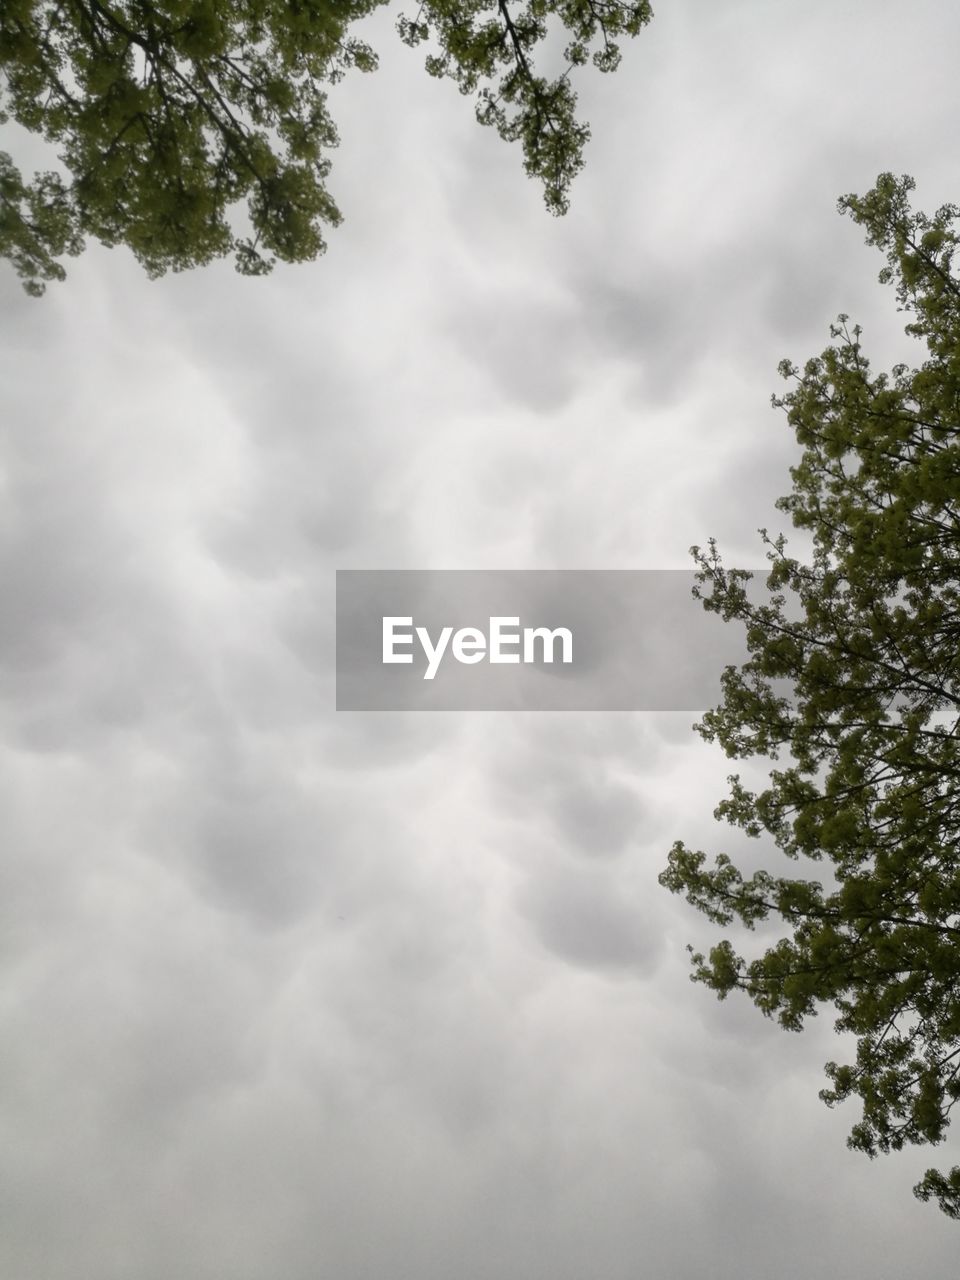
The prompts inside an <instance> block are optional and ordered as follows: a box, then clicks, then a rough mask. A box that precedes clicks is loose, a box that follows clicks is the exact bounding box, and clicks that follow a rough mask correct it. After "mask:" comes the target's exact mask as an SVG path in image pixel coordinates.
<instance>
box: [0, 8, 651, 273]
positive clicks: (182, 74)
mask: <svg viewBox="0 0 960 1280" xmlns="http://www.w3.org/2000/svg"><path fill="white" fill-rule="evenodd" d="M385 3H387V0H296V2H295V3H284V2H283V0H163V2H162V3H157V4H148V3H144V2H143V0H57V2H54V0H5V2H4V4H3V6H2V8H0V123H2V122H3V121H4V120H5V119H7V118H9V117H12V118H13V119H14V120H16V121H17V122H18V123H19V124H21V125H23V126H24V127H25V128H27V129H29V130H32V131H34V132H36V133H40V134H42V135H43V136H44V137H45V138H46V139H48V140H49V141H51V142H53V143H55V144H57V145H58V147H59V148H60V150H59V158H60V161H61V163H62V164H63V166H64V168H65V169H66V171H67V172H66V174H62V173H59V172H53V171H51V172H46V173H38V174H36V175H35V176H34V179H33V181H32V183H28V182H26V181H25V180H24V178H23V176H22V174H21V173H20V171H19V170H18V169H17V167H16V165H15V164H14V163H13V160H12V159H11V157H10V156H9V155H8V154H6V153H0V200H2V203H0V254H2V255H3V256H5V257H7V258H9V259H10V260H11V261H12V262H13V264H14V266H15V267H16V269H17V271H18V272H19V274H20V275H21V276H22V277H23V279H24V282H25V288H26V289H27V291H28V292H29V293H32V294H35V295H39V294H41V293H42V292H43V291H44V287H45V282H46V281H49V280H59V279H62V278H63V276H64V270H63V267H62V265H61V263H60V261H59V259H60V258H61V257H62V256H63V255H64V254H76V253H79V252H80V251H81V249H82V247H83V242H84V237H85V236H93V237H94V238H96V239H98V240H100V241H101V242H102V243H104V244H107V245H117V244H126V245H128V246H129V247H130V248H131V249H132V250H133V252H134V254H135V255H136V256H137V258H138V259H139V260H140V262H141V263H142V264H143V266H144V267H145V268H146V270H147V272H148V274H149V275H151V276H157V275H160V274H162V273H163V272H165V271H166V270H168V269H171V268H172V269H173V270H175V271H177V270H183V269H185V268H188V267H193V266H197V265H199V264H201V263H206V262H210V261H211V260H213V259H214V258H218V257H221V256H223V255H225V254H228V253H231V252H233V253H234V254H235V255H236V263H237V267H238V269H239V270H240V271H241V272H244V273H246V274H251V275H258V274H262V273H264V272H266V271H269V270H270V268H271V266H272V265H273V262H274V260H275V259H276V258H280V259H282V260H283V261H285V262H299V261H304V260H307V259H312V258H315V257H316V256H317V255H318V254H320V253H322V252H323V250H324V248H325V243H324V239H323V234H322V232H323V227H324V226H325V225H326V226H336V225H337V224H338V223H339V222H340V212H339V210H338V209H337V206H336V204H335V203H334V201H333V198H332V197H331V196H330V194H329V193H328V191H327V189H326V185H325V179H326V177H327V174H328V172H329V169H330V160H329V155H328V153H329V151H330V150H331V149H332V148H333V147H334V146H335V145H336V143H337V132H336V128H335V126H334V123H333V120H332V118H331V116H330V114H329V111H328V108H327V94H326V92H325V87H324V86H327V85H330V84H333V83H336V82H337V81H338V80H339V79H340V78H341V77H342V76H343V75H344V73H345V72H346V71H348V70H350V69H356V70H358V71H371V70H373V69H374V68H375V67H376V65H377V58H376V55H375V54H374V52H373V50H372V49H371V48H370V46H369V45H368V44H367V43H366V42H365V41H364V40H362V39H359V38H357V37H356V36H355V35H353V34H351V31H352V30H353V29H354V28H355V25H356V23H357V22H358V21H359V20H360V19H362V18H364V17H366V16H367V15H368V14H369V13H371V12H372V11H373V10H374V9H376V8H379V7H381V6H382V5H383V4H385ZM651 16H652V11H651V8H650V5H649V3H647V0H527V3H526V7H525V8H522V9H519V10H518V9H517V8H516V7H515V6H513V5H512V4H511V3H508V0H423V3H422V4H421V5H420V8H419V10H418V11H417V13H416V16H415V17H413V18H410V17H400V18H399V20H398V23H397V27H398V31H399V34H400V36H401V38H402V39H403V40H404V41H405V42H406V43H407V44H408V45H414V46H415V45H420V44H427V46H428V47H429V48H430V49H431V52H430V53H429V55H428V57H427V70H428V71H429V73H430V74H431V75H434V76H440V77H448V78H450V79H452V80H454V81H455V82H456V84H457V86H458V87H459V89H460V92H461V93H463V94H467V95H473V96H474V98H475V100H476V114H477V118H478V119H479V120H480V121H481V123H483V124H487V125H492V126H493V127H495V128H496V129H497V130H498V132H499V133H500V135H501V137H503V138H505V139H507V140H509V141H513V140H518V141H520V143H521V144H522V148H523V154H524V163H525V167H526V170H527V172H528V173H529V174H530V175H531V176H533V177H536V178H539V179H540V180H541V181H542V183H543V186H544V194H545V199H546V204H547V207H548V209H549V210H550V211H551V212H552V213H558V214H559V213H563V212H565V210H566V208H567V201H568V191H569V187H570V183H571V181H572V179H573V178H574V177H575V175H576V174H577V172H578V171H579V170H580V169H581V168H582V166H583V148H584V145H585V143H586V141H587V139H588V137H589V128H588V126H587V125H586V124H584V123H581V122H579V121H578V120H577V117H576V102H577V99H576V94H575V93H574V91H573V89H572V87H571V84H570V74H571V72H572V71H573V70H574V68H576V67H579V66H581V65H583V64H584V63H585V62H587V61H588V59H592V61H593V64H594V65H595V66H596V67H597V68H598V69H599V70H601V71H612V70H614V69H615V68H616V66H617V65H618V62H619V59H620V51H619V48H618V45H617V40H618V38H619V37H622V36H634V35H636V34H637V33H638V32H639V31H640V28H641V27H642V26H644V25H645V24H646V23H647V22H648V21H649V20H650V17H651ZM551 22H552V23H553V27H554V29H556V27H557V26H559V27H560V28H561V29H564V30H565V35H566V39H567V41H568V43H567V47H566V50H565V60H566V63H567V66H566V69H565V70H564V71H563V73H562V74H560V75H559V76H557V77H555V78H553V79H548V78H547V77H546V76H544V75H541V74H539V73H538V71H537V69H536V66H535V63H534V55H535V54H536V52H537V50H538V46H540V45H541V44H542V43H543V42H544V40H545V39H546V38H547V36H548V34H549V32H548V27H549V25H550V23H551ZM244 201H245V202H246V212H247V215H248V221H249V226H248V227H247V228H246V230H245V231H243V232H238V231H237V230H236V229H235V227H234V225H233V223H232V222H231V220H230V217H229V214H230V213H231V211H232V209H233V207H234V206H236V205H238V204H240V203H241V202H244ZM234 221H236V219H234Z"/></svg>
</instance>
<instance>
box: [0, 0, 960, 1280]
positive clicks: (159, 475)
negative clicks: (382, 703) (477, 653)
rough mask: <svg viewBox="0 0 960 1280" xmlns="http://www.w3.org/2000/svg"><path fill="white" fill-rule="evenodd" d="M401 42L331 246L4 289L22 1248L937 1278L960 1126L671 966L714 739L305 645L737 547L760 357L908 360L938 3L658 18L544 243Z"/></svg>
mask: <svg viewBox="0 0 960 1280" xmlns="http://www.w3.org/2000/svg"><path fill="white" fill-rule="evenodd" d="M394 19H395V13H394V12H393V10H388V11H384V12H383V13H379V14H377V15H375V17H374V18H373V19H372V20H371V21H370V22H369V23H368V24H366V25H367V29H368V31H369V38H370V39H371V41H372V42H373V43H374V45H375V47H376V48H377V50H378V52H379V53H380V58H381V65H380V70H379V71H378V72H377V73H376V74H375V75H372V76H355V77H353V78H348V79H347V80H345V81H344V82H343V83H342V84H341V85H340V86H338V87H337V88H336V90H335V91H334V94H333V96H332V98H331V105H332V109H333V114H334V116H335V118H336V120H337V123H338V126H339V130H340V135H341V145H340V148H339V150H338V151H337V153H336V155H335V157H334V166H333V170H332V173H331V177H330V189H331V191H332V192H333V194H334V196H335V197H336V199H337V201H338V203H339V205H340V208H341V210H342V212H343V214H344V219H345V220H344V223H343V225H342V227H340V228H339V229H337V230H334V231H331V232H330V234H329V237H328V240H329V249H328V252H327V254H326V256H325V257H323V258H322V259H320V260H319V261H317V262H316V263H313V264H309V265H301V266H296V267H280V268H278V269H277V270H276V271H275V273H274V274H273V275H272V276H270V277H268V278H266V279H262V280H251V279H245V278H242V277H240V276H238V275H236V274H235V272H234V271H233V269H232V267H231V265H230V264H229V263H228V262H226V263H220V264H216V265H214V266H211V267H209V268H206V269H203V270H196V271H193V272H189V273H185V274H180V275H170V276H168V277H164V278H163V279H161V280H158V281H149V280H147V279H146V277H145V276H144V275H143V273H142V271H141V270H140V268H139V267H138V266H137V264H136V262H135V261H134V260H133V259H132V257H131V256H130V255H129V254H128V252H127V251H126V250H120V249H118V250H113V251H107V250H105V249H103V248H100V247H98V246H92V247H91V248H90V249H88V251H87V252H86V253H85V254H84V255H83V257H81V258H79V259H77V260H76V261H72V262H70V263H69V264H68V272H69V274H68V279H67V281H66V283H64V284H62V285H54V286H51V287H50V288H49V290H48V292H47V295H46V297H44V298H43V299H42V300H40V301H36V300H34V299H31V298H28V297H26V296H25V295H24V294H23V293H22V291H21V290H20V287H19V284H18V282H17V281H16V279H15V277H14V276H13V273H12V271H11V270H9V269H7V268H4V269H3V270H2V271H0V329H2V339H0V379H2V387H3V396H2V408H0V582H2V597H0V599H2V605H0V757H2V758H0V829H2V830H3V832H4V837H3V840H2V853H0V859H2V861H0V964H2V971H3V975H4V978H3V983H2V987H0V1097H2V1099H3V1102H2V1112H0V1115H2V1119H0V1125H2V1138H0V1185H2V1186H3V1188H4V1190H3V1195H2V1209H0V1217H2V1222H3V1226H2V1231H0V1272H2V1273H3V1274H4V1275H8V1276H11V1277H23V1278H24V1280H77V1277H86V1276H90V1277H94V1276H95V1277H97V1280H170V1277H172V1276H176V1277H177V1278H178V1280H224V1278H225V1277H230V1280H266V1278H267V1277H270V1280H273V1278H274V1277H281V1278H282V1280H381V1277H383V1278H384V1280H385V1278H386V1277H390V1278H391V1280H407V1278H409V1280H452V1278H453V1277H456V1280H512V1278H513V1277H516V1278H517V1280H636V1278H637V1277H643V1278H644V1280H766V1278H767V1277H770V1276H777V1277H782V1278H783V1280H806V1278H807V1277H809V1276H811V1275H813V1274H818V1273H819V1274H825V1275H829V1276H842V1277H844V1278H845V1280H867V1277H869V1278H870V1280H900V1278H901V1277H902V1276H903V1275H906V1274H916V1275H923V1276H926V1277H929V1278H930V1280H947V1277H952V1276H953V1275H954V1274H955V1271H956V1227H955V1225H952V1224H950V1223H949V1222H948V1220H947V1219H946V1218H945V1217H943V1215H941V1214H940V1213H938V1212H937V1210H936V1209H935V1208H933V1207H932V1206H925V1205H922V1204H919V1203H918V1202H916V1201H915V1200H914V1198H913V1197H912V1195H911V1194H910V1188H911V1187H912V1185H913V1183H914V1182H915V1181H917V1179H918V1178H919V1177H920V1176H921V1174H922V1173H923V1170H924V1169H925V1168H927V1167H928V1165H930V1164H932V1163H935V1162H936V1163H939V1164H940V1165H941V1166H943V1165H947V1164H950V1163H957V1162H958V1160H960V1154H958V1150H960V1149H958V1145H957V1139H956V1138H952V1139H951V1140H950V1141H948V1143H947V1144H946V1145H945V1146H944V1147H942V1148H940V1149H939V1150H937V1151H929V1150H927V1151H916V1150H914V1151H908V1152H904V1153H901V1154H899V1155H896V1156H890V1157H882V1158H880V1159H879V1160H876V1161H873V1162H871V1161H868V1160H867V1159H866V1158H865V1157H864V1156H862V1155H860V1154H857V1153H854V1152H850V1151H848V1150H847V1149H846V1147H845V1139H846V1136H847V1134H848V1132H849V1130H850V1128H851V1126H852V1125H853V1123H854V1122H855V1121H856V1120H857V1119H858V1112H857V1110H856V1104H855V1103H849V1104H847V1105H846V1106H843V1107H840V1108H839V1109H837V1110H835V1111H831V1110H829V1109H827V1108H826V1107H825V1106H824V1105H823V1103H822V1102H820V1101H819V1099H818V1097H817V1092H818V1090H819V1089H820V1088H822V1087H824V1085H825V1084H826V1080H825V1077H824V1075H823V1064H824V1063H825V1062H826V1061H828V1060H830V1059H838V1058H841V1057H842V1055H843V1053H844V1052H845V1050H849V1045H848V1044H846V1043H845V1042H843V1041H838V1038H837V1036H836V1035H835V1034H834V1033H833V1030H832V1021H831V1017H830V1014H829V1011H828V1010H825V1011H824V1012H823V1014H822V1015H821V1016H820V1017H819V1018H817V1019H814V1020H813V1022H812V1023H811V1024H810V1025H809V1027H808V1028H807V1029H806V1030H805V1031H804V1032H803V1033H802V1034H800V1035H794V1034H788V1033H786V1032H784V1031H782V1030H780V1029H779V1028H778V1027H777V1026H776V1025H775V1024H773V1023H771V1022H769V1021H766V1020H764V1019H763V1018H762V1017H761V1016H760V1014H759V1013H758V1012H757V1011H756V1010H755V1009H753V1008H752V1007H751V1006H749V1005H748V1004H747V1003H746V1002H739V1001H737V1000H736V999H733V998H731V999H729V1000H727V1001H726V1002H724V1003H718V1002H717V1001H716V1000H715V998H714V997H713V996H712V995H711V993H709V992H708V991H706V990H704V989H702V988H700V987H697V986H695V985H692V984H691V983H690V982H689V981H688V973H689V964H688V957H687V954H686V951H685V946H686V944H687V943H688V942H690V943H694V944H696V945H703V944H704V943H709V942H710V940H711V939H712V938H713V930H712V928H711V926H709V925H708V924H707V923H706V922H704V921H702V920H701V919H700V918H699V917H698V916H697V915H696V913H695V912H694V911H693V910H692V909H691V908H690V907H688V906H687V905H686V904H685V903H684V902H682V901H680V900H677V899H675V898H673V897H671V896H670V895H669V894H668V893H667V892H666V891H665V890H663V889H661V888H660V887H659V886H658V884H657V875H658V873H659V872H660V870H661V869H662V868H663V866H664V865H665V863H666V857H667V852H668V850H669V848H670V846H671V845H672V844H673V842H674V840H676V839H683V840H684V841H685V842H687V843H688V844H690V845H692V846H694V847H700V848H704V849H706V850H709V851H711V852H716V851H720V850H721V849H723V850H727V851H728V852H730V853H731V854H734V855H735V854H737V853H741V852H744V842H743V840H742V839H741V837H740V836H738V835H737V834H736V833H734V832H731V831H728V830H727V829H725V828H723V827H721V826H720V825H719V824H718V823H717V822H716V821H715V820H714V818H713V809H714V807H715V805H716V803H717V802H718V801H719V800H720V799H721V798H722V796H723V794H724V792H725V781H724V780H725V777H726V774H727V773H728V772H729V771H730V770H731V765H730V762H728V761H727V760H726V758H725V757H723V755H722V753H721V752H720V751H719V749H718V748H713V747H711V746H709V745H707V744H705V743H703V742H701V741H700V739H699V738H698V737H697V735H696V734H695V733H694V732H693V730H692V728H691V716H690V714H689V713H676V714H670V713H656V714H654V713H638V712H634V713H617V712H607V713H592V714H586V713H542V714H537V713H492V712H491V713H473V714H470V713H440V712H436V713H430V712H393V713H390V712H382V713H374V712H365V713H350V712H339V713H338V712H336V711H335V710H334V670H333V657H334V648H333V645H334V622H335V617H334V581H335V578H334V575H335V571H336V570H337V569H371V568H373V569H389V568H397V569H412V568H417V569H487V568H502V569H627V568H629V569H668V568H672V569H676V568H684V567H688V566H689V564H690V561H689V555H688V548H689V547H690V545H691V544H694V543H698V544H703V543H705V542H706V540H707V539H708V538H709V537H710V536H715V537H716V538H717V539H718V540H719V542H720V546H721V549H722V550H723V552H724V553H725V555H726V556H727V558H728V560H729V561H730V562H731V563H757V562H758V560H759V558H760V541H759V536H758V534H757V530H758V529H759V528H761V527H766V528H769V529H770V530H771V532H776V531H779V530H780V529H781V528H782V527H783V517H782V516H781V515H780V514H779V513H778V512H777V511H776V509H775V506H774V503H775V500H776V499H777V497H778V496H780V495H781V494H783V493H786V492H787V491H788V489H789V475H788V468H789V466H790V464H791V462H792V461H793V460H795V458H796V456H797V454H796V445H795V442H794V441H793V438H792V436H791V434H790V431H789V429H788V427H787V425H786V423H785V421H784V420H783V418H782V416H781V415H779V414H778V413H776V412H774V411H773V410H772V409H771V407H770V403H769V401H770V395H771V393H772V392H775V391H777V390H778V389H779V387H780V385H781V384H780V383H779V379H778V377H777V372H776V368H777V363H778V361H779V360H781V359H782V358H783V357H785V356H790V357H792V358H793V359H795V360H799V361H802V360H804V359H805V358H806V357H807V356H809V355H812V354H815V353H816V352H818V351H820V350H821V349H822V348H823V347H824V346H825V345H826V343H827V341H828V336H829V335H828V326H829V324H830V322H831V321H832V320H833V319H834V318H835V316H836V315H837V313H838V312H841V311H843V312H848V313H850V315H851V316H852V317H853V318H854V319H855V320H858V321H860V323H861V324H863V326H864V338H863V341H864V346H865V349H866V351H867V353H868V354H869V355H870V356H871V358H872V359H873V360H874V362H875V363H876V364H877V365H878V366H879V367H884V366H885V365H889V363H891V362H893V361H895V360H896V359H898V358H901V357H902V358H904V359H907V360H913V361H915V360H916V359H918V358H919V357H918V352H917V348H916V347H915V345H914V344H913V343H912V342H911V341H910V340H909V339H907V338H905V337H903V335H902V331H901V326H902V317H899V316H898V315H897V313H896V310H895V300H894V297H893V295H892V293H891V291H890V290H889V289H886V290H885V289H884V288H882V287H881V286H880V285H879V284H878V283H877V281H876V276H877V272H878V271H879V269H880V267H881V266H882V261H881V259H880V258H879V256H878V255H877V253H876V250H872V249H869V248H867V247H866V246H865V245H864V244H863V241H862V234H861V231H860V229H859V228H858V227H856V226H855V225H854V224H853V223H852V222H851V220H850V219H849V218H843V217H840V216H838V214H837V212H836V200H837V198H838V197H839V196H841V195H843V194H844V193H846V192H851V191H853V192H865V191H866V190H867V189H869V187H870V186H871V185H872V183H873V181H874V179H875V178H876V176H877V174H878V173H880V172H881V171H885V170H892V171H893V172H895V173H903V172H907V173H911V174H912V175H913V176H914V177H915V178H916V180H917V191H916V193H915V200H916V204H917V206H918V207H921V208H925V209H928V210H932V209H933V208H935V207H936V206H937V205H939V204H941V203H943V202H945V201H948V200H955V199H958V198H960V192H958V190H957V173H956V166H955V160H956V121H957V118H958V115H960V81H958V80H957V77H956V56H955V54H956V49H957V47H958V39H960V10H958V9H957V8H956V7H955V6H954V5H951V4H949V3H947V0H917V3H914V4H912V5H910V6H909V7H908V6H905V5H903V4H902V3H897V4H894V3H891V2H889V0H877V2H875V3H871V4H869V5H868V4H866V3H864V2H863V0H860V2H859V3H852V2H851V0H845V2H844V0H840V2H838V0H811V2H810V3H807V4H804V5H800V6H798V5H786V4H776V3H761V2H760V0H731V2H730V3H726V4H724V5H717V4H714V3H707V0H661V3H660V4H659V5H657V6H656V13H655V17H654V20H653V22H652V23H651V25H650V26H649V27H648V28H647V29H646V30H644V31H643V32H642V33H641V35H640V36H639V37H638V38H637V39H636V40H635V41H632V42H629V44H628V45H627V47H626V48H625V51H624V59H623V63H622V65H621V68H620V70H619V71H618V72H617V73H616V74H615V75H613V76H607V77H601V76H599V75H597V74H595V73H591V72H590V71H589V70H587V71H585V72H584V74H582V75H581V78H580V81H579V83H578V88H579V91H580V101H581V109H582V112H583V114H584V115H585V116H586V118H588V119H589V120H590V123H591V125H592V129H593V138H592V140H591V142H590V144H589V146H588V150H587V164H586V168H585V170H584V172H583V173H582V174H581V175H580V177H579V178H578V179H577V180H576V183H575V186H574V189H573V191H572V207H571V210H570V212H569V214H568V215H567V216H566V217H565V218H563V219H553V218H551V217H550V216H549V215H548V214H547V213H546V211H545V210H544V208H543V204H542V198H541V193H540V191H539V189H538V187H537V186H536V184H535V183H533V182H531V181H530V180H528V179H527V178H526V177H525V176H524V174H523V172H522V166H521V158H520V156H519V154H518V152H517V150H516V148H514V147H511V146H508V145H506V144H504V143H503V142H502V141H500V140H499V139H498V138H497V137H496V135H495V134H494V133H493V132H492V131H488V130H482V129H481V128H480V127H479V126H478V125H477V124H476V122H475V121H474V119H473V116H472V110H471V106H470V103H469V101H467V100H466V99H463V98H461V97H460V96H459V95H458V94H457V92H456V88H455V87H454V86H453V85H452V84H449V83H442V82H438V81H435V80H431V79H430V78H429V77H427V76H426V75H425V73H424V71H423V69H422V56H423V55H422V51H411V50H409V49H406V48H405V47H404V46H403V45H402V44H401V43H400V42H399V40H398V38H397V37H396V35H395V33H394V31H393V29H392V28H393V21H394ZM6 137H7V139H8V141H7V143H6V145H7V146H8V148H9V149H10V150H11V151H13V152H14V154H15V157H16V154H17V153H16V150H15V144H16V146H17V147H23V137H22V136H21V135H20V133H19V132H18V131H17V130H16V129H14V128H13V127H12V126H10V127H8V128H7V130H6ZM32 154H33V153H32ZM795 545H801V544H800V543H799V542H798V543H796V544H795ZM751 768H754V769H755V772H754V773H751V772H750V769H751ZM742 771H743V773H744V775H745V777H750V776H757V777H761V776H762V774H763V766H762V764H761V765H758V766H745V767H744V769H743V770H742ZM746 852H747V853H748V854H749V855H750V856H754V857H755V856H756V851H755V850H754V849H753V847H752V846H751V847H750V848H749V849H747V850H746ZM772 865H774V866H775V865H776V864H775V863H773V864H772ZM761 942H762V938H761V939H759V940H758V943H757V945H760V943H761Z"/></svg>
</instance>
